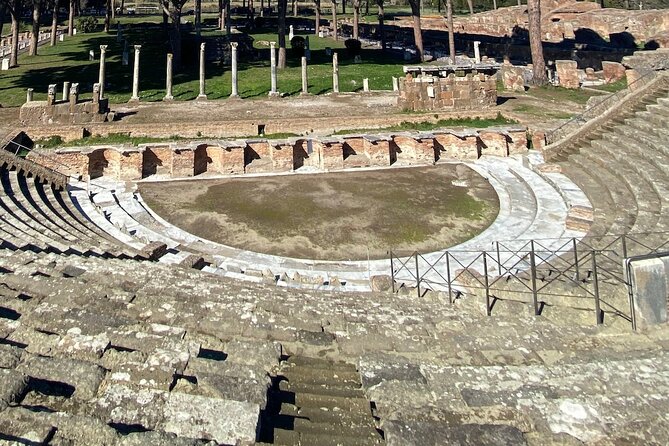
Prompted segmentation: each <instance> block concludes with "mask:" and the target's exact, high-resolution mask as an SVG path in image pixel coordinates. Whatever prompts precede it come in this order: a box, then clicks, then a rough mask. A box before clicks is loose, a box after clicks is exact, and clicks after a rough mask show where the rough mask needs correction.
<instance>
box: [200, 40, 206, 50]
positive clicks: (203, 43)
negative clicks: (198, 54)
mask: <svg viewBox="0 0 669 446" xmlns="http://www.w3.org/2000/svg"><path fill="white" fill-rule="evenodd" d="M204 45H205V42H202V43H201V44H200V51H204Z"/></svg>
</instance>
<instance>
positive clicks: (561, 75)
mask: <svg viewBox="0 0 669 446" xmlns="http://www.w3.org/2000/svg"><path fill="white" fill-rule="evenodd" d="M555 70H556V72H557V76H558V81H559V83H560V86H561V87H564V88H571V89H576V88H579V86H580V82H579V76H578V64H577V63H576V61H574V60H556V61H555Z"/></svg>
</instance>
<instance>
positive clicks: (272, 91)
mask: <svg viewBox="0 0 669 446" xmlns="http://www.w3.org/2000/svg"><path fill="white" fill-rule="evenodd" d="M269 61H270V76H271V82H272V86H271V89H270V91H269V95H270V96H278V95H279V92H278V91H277V90H276V84H277V82H276V42H270V43H269Z"/></svg>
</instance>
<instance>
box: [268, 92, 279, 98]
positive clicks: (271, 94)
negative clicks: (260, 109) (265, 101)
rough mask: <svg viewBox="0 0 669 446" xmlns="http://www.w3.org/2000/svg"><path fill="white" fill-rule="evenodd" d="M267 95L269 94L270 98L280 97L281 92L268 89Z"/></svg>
mask: <svg viewBox="0 0 669 446" xmlns="http://www.w3.org/2000/svg"><path fill="white" fill-rule="evenodd" d="M267 96H269V97H270V98H280V97H281V93H279V92H278V91H270V92H269V93H267Z"/></svg>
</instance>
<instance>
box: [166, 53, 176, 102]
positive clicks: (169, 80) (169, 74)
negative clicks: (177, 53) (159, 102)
mask: <svg viewBox="0 0 669 446" xmlns="http://www.w3.org/2000/svg"><path fill="white" fill-rule="evenodd" d="M173 58H174V56H173V55H172V53H167V77H166V78H165V84H166V85H165V90H166V91H165V97H164V98H163V101H171V100H173V99H174V96H173V95H172V59H173Z"/></svg>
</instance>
